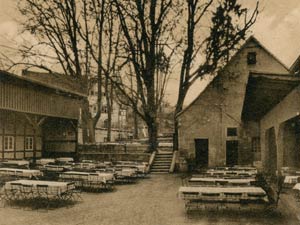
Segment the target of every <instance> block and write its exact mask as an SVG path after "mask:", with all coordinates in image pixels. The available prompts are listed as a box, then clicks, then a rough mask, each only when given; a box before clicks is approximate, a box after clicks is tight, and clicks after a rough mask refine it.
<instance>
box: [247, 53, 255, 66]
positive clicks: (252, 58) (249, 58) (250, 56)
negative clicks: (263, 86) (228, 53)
mask: <svg viewBox="0 0 300 225" xmlns="http://www.w3.org/2000/svg"><path fill="white" fill-rule="evenodd" d="M247 63H248V65H254V64H256V52H248V55H247Z"/></svg>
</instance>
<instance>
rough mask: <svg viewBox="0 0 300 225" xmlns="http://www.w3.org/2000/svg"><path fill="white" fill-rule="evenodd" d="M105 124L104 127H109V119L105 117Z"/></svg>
mask: <svg viewBox="0 0 300 225" xmlns="http://www.w3.org/2000/svg"><path fill="white" fill-rule="evenodd" d="M103 126H104V128H108V119H105V120H104V121H103Z"/></svg>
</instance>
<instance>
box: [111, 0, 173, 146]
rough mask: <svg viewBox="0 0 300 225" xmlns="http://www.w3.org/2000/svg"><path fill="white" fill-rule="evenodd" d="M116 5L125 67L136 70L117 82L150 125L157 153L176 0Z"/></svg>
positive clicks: (118, 0)
mask: <svg viewBox="0 0 300 225" xmlns="http://www.w3.org/2000/svg"><path fill="white" fill-rule="evenodd" d="M113 3H114V6H115V9H116V12H117V14H118V17H119V23H120V25H121V30H122V42H121V43H122V44H121V45H122V48H123V49H124V51H123V58H124V62H123V63H122V64H121V65H124V67H125V66H127V70H128V67H129V66H132V68H133V71H134V72H133V73H132V74H130V75H129V77H128V76H124V72H123V74H120V75H119V76H118V77H116V78H115V79H114V80H113V82H114V84H115V86H116V88H118V90H119V91H120V93H121V94H122V95H123V97H124V98H125V103H124V104H128V105H130V106H131V107H132V108H133V110H134V111H135V112H136V113H137V114H138V115H139V117H140V118H142V119H143V120H144V121H145V123H146V124H147V127H148V136H149V151H154V150H156V146H157V130H158V123H157V111H158V109H159V106H160V105H161V102H162V99H163V96H164V92H165V88H166V84H167V81H168V77H169V76H168V75H169V68H170V59H171V57H172V55H173V54H174V50H172V49H170V48H169V47H170V46H169V45H168V43H169V41H170V39H171V37H170V36H169V35H170V34H171V31H172V30H173V29H174V28H175V26H176V21H175V20H172V19H174V18H175V17H173V18H170V19H169V18H168V15H169V14H170V13H171V10H172V8H173V7H174V3H173V1H172V0H160V1H156V0H151V1H146V0H144V1H143V0H128V1H122V0H113ZM121 55H122V54H121ZM123 71H124V70H123ZM132 80H134V82H133V83H134V85H132ZM133 86H134V87H133ZM132 87H133V88H132ZM123 102H124V101H123Z"/></svg>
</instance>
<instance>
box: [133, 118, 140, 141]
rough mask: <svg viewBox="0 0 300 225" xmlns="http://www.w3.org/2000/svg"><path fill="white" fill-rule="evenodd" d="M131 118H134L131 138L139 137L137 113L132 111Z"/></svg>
mask: <svg viewBox="0 0 300 225" xmlns="http://www.w3.org/2000/svg"><path fill="white" fill-rule="evenodd" d="M133 119H134V130H133V138H134V139H138V138H139V125H138V115H137V113H136V112H133Z"/></svg>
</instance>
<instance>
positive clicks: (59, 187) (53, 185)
mask: <svg viewBox="0 0 300 225" xmlns="http://www.w3.org/2000/svg"><path fill="white" fill-rule="evenodd" d="M11 184H22V185H32V189H33V191H36V190H37V185H48V191H49V192H57V193H63V192H66V191H67V190H68V189H71V190H72V189H75V185H73V184H72V185H70V184H69V183H68V182H56V181H42V180H16V181H10V182H6V183H5V189H13V186H12V185H11ZM68 184H69V185H68Z"/></svg>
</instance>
